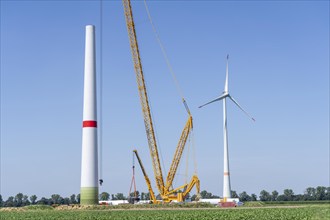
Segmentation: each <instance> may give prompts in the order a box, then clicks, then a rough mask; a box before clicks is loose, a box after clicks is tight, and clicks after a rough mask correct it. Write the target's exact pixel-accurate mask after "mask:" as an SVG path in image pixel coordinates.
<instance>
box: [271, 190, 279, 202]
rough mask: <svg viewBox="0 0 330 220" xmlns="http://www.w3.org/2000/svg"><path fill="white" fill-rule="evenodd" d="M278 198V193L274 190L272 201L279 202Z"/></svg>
mask: <svg viewBox="0 0 330 220" xmlns="http://www.w3.org/2000/svg"><path fill="white" fill-rule="evenodd" d="M277 197H278V192H277V191H276V190H274V191H273V192H272V198H271V200H272V201H276V200H277Z"/></svg>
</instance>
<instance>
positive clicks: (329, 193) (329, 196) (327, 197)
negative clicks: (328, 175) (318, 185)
mask: <svg viewBox="0 0 330 220" xmlns="http://www.w3.org/2000/svg"><path fill="white" fill-rule="evenodd" d="M325 200H330V187H327V192H326V193H325Z"/></svg>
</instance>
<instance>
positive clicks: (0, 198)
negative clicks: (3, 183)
mask: <svg viewBox="0 0 330 220" xmlns="http://www.w3.org/2000/svg"><path fill="white" fill-rule="evenodd" d="M3 205H4V204H3V199H2V195H1V194H0V207H3Z"/></svg>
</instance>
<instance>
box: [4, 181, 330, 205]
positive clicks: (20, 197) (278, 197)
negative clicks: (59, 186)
mask: <svg viewBox="0 0 330 220" xmlns="http://www.w3.org/2000/svg"><path fill="white" fill-rule="evenodd" d="M200 196H201V198H202V199H211V198H220V197H219V196H217V195H213V194H212V193H210V192H207V191H206V190H203V191H201V193H200ZM130 197H138V198H140V199H141V200H149V199H150V194H149V193H144V192H141V193H140V192H139V191H136V192H135V193H131V194H130ZM232 197H233V198H239V199H240V201H242V202H247V201H279V202H281V201H318V200H330V187H324V186H318V187H316V188H313V187H308V188H307V189H306V190H305V192H304V194H294V192H293V190H292V189H285V190H284V191H283V194H279V193H278V192H277V191H276V190H274V191H272V192H267V191H266V190H262V191H261V192H260V193H259V196H257V195H256V194H251V195H249V194H248V193H246V192H245V191H243V192H241V193H239V194H237V192H236V191H232ZM187 198H189V199H191V200H192V201H195V200H196V198H197V195H192V196H190V195H188V197H187ZM99 199H100V200H109V199H111V200H126V199H127V197H126V196H125V195H124V194H123V193H117V194H111V195H110V194H109V193H107V192H102V193H101V194H100V195H99ZM157 199H161V196H160V195H159V194H158V195H157ZM79 203H80V194H78V195H75V194H72V195H71V196H70V197H61V196H60V195H59V194H53V195H52V196H51V197H50V198H45V197H42V198H40V199H39V200H38V197H37V196H36V195H32V196H30V197H29V196H27V195H24V194H22V193H18V194H17V195H16V196H10V197H9V198H8V199H7V200H6V201H4V200H3V198H2V196H1V194H0V207H22V206H27V205H72V204H79Z"/></svg>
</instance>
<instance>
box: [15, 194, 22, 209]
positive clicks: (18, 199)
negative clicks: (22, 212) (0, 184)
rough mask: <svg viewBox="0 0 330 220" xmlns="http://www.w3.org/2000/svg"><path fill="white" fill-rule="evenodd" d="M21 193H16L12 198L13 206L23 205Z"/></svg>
mask: <svg viewBox="0 0 330 220" xmlns="http://www.w3.org/2000/svg"><path fill="white" fill-rule="evenodd" d="M23 196H24V195H23V193H17V195H16V196H15V199H14V206H16V207H21V206H22V205H23Z"/></svg>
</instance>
